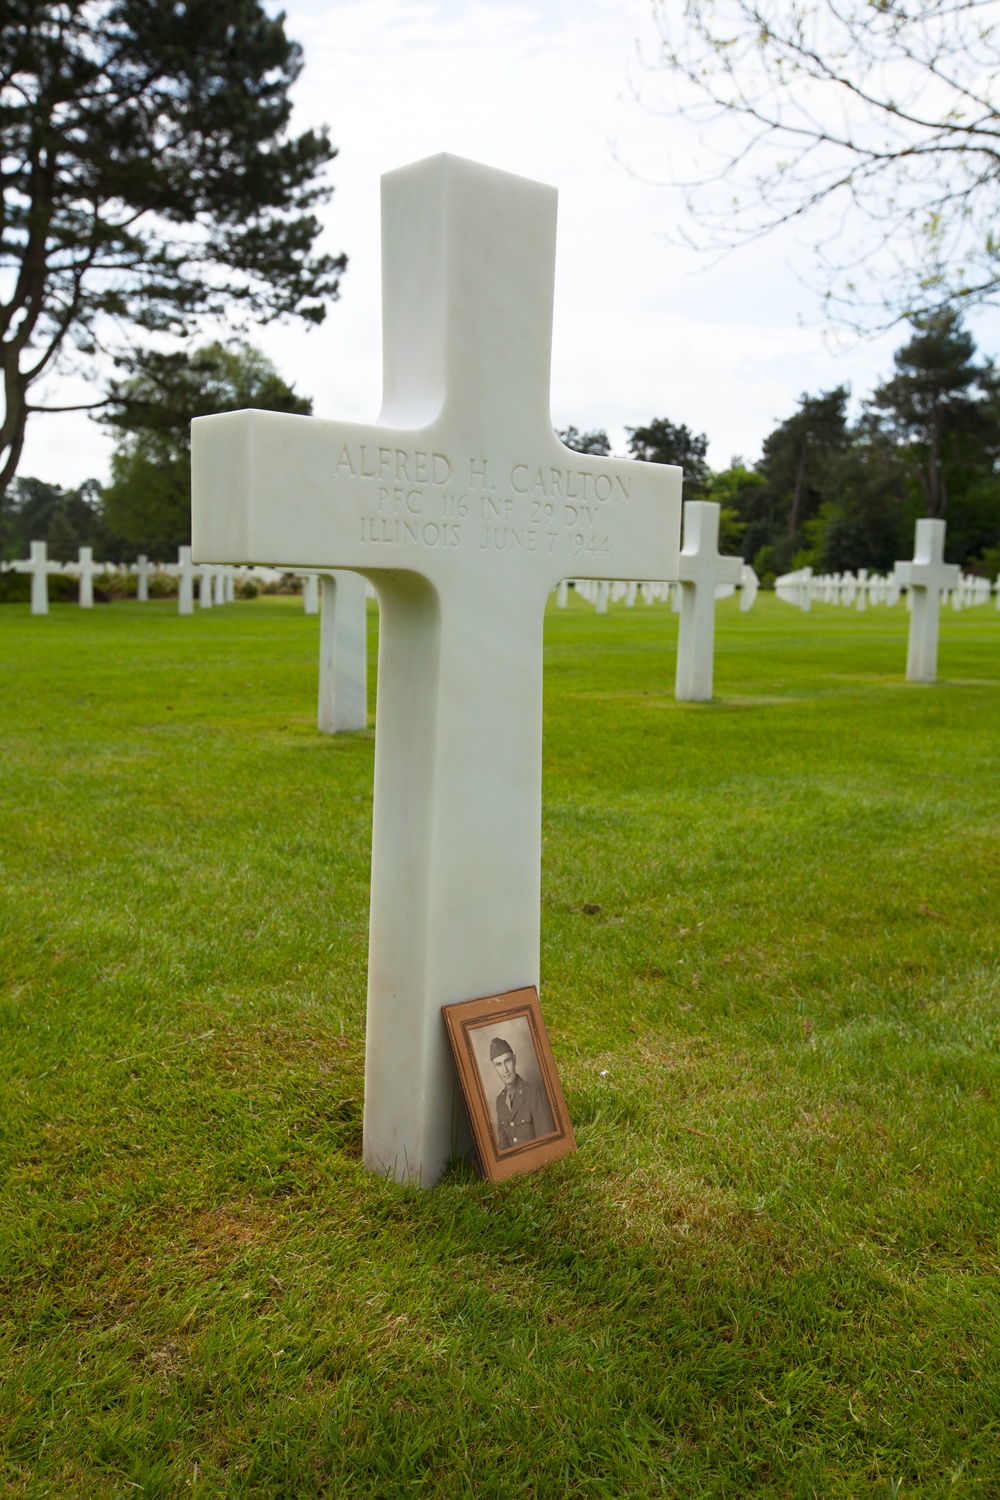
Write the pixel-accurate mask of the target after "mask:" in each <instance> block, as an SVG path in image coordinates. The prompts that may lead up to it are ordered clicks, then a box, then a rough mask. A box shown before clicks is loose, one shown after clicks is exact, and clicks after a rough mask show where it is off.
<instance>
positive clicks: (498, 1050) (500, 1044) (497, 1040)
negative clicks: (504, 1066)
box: [490, 1036, 514, 1062]
mask: <svg viewBox="0 0 1000 1500" xmlns="http://www.w3.org/2000/svg"><path fill="white" fill-rule="evenodd" d="M505 1052H509V1053H510V1054H511V1055H512V1056H513V1052H514V1049H513V1047H512V1046H511V1045H510V1042H505V1041H504V1039H503V1037H502V1036H495V1037H494V1038H493V1040H492V1042H490V1062H493V1061H494V1060H495V1059H496V1058H498V1057H502V1056H503V1054H504V1053H505Z"/></svg>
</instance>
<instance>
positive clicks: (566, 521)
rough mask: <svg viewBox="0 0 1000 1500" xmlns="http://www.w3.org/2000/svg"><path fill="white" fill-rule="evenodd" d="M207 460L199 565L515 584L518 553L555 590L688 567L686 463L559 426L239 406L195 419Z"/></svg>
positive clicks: (199, 450) (196, 523)
mask: <svg viewBox="0 0 1000 1500" xmlns="http://www.w3.org/2000/svg"><path fill="white" fill-rule="evenodd" d="M442 425H446V424H442ZM526 449H527V450H528V451H525V450H526ZM192 465H193V481H194V483H193V488H194V507H193V551H194V555H195V558H196V560H197V561H198V562H199V563H201V562H207V563H223V562H230V563H232V562H235V563H248V564H254V563H256V564H266V565H270V566H273V567H287V568H306V567H308V568H351V569H356V570H358V571H361V572H373V571H376V570H379V569H391V570H398V569H401V568H402V569H406V570H409V571H412V572H416V573H420V574H422V575H423V576H425V577H428V578H431V579H433V580H435V581H443V580H444V579H445V578H446V577H448V576H455V575H458V574H461V575H464V576H466V577H468V576H469V575H471V574H475V575H477V576H480V575H481V573H482V570H484V569H488V570H489V571H490V572H491V573H492V574H494V575H495V576H497V577H498V578H500V579H502V577H503V575H504V571H505V569H506V568H507V567H508V566H509V565H510V564H511V562H512V561H513V560H514V559H517V562H516V564H515V566H517V567H518V569H521V568H524V569H526V570H527V571H528V572H529V573H530V574H531V575H532V576H533V577H534V578H535V580H536V583H537V586H538V588H539V589H541V590H545V591H547V590H548V589H549V588H552V587H554V585H555V584H556V583H558V581H559V580H560V579H561V578H565V577H581V578H634V579H640V580H641V579H654V580H659V579H664V578H672V577H676V569H677V546H678V537H677V530H678V528H677V519H678V511H679V508H680V487H681V471H680V470H679V469H677V468H674V467H671V466H668V465H664V464H640V463H635V462H633V461H626V460H621V459H610V458H603V457H601V458H594V457H592V456H589V455H584V454H579V453H575V452H573V451H571V450H570V449H568V448H566V447H564V446H563V444H562V443H561V442H560V441H559V439H558V438H557V437H556V435H555V433H554V432H551V433H550V434H546V435H543V436H542V438H537V437H536V438H535V440H534V441H533V442H531V443H530V444H528V443H525V444H519V443H518V442H517V441H516V440H512V441H506V442H505V441H498V442H497V443H495V444H494V446H493V450H492V451H491V452H490V453H489V454H483V453H482V452H480V451H477V450H476V449H475V448H472V447H470V445H469V444H468V443H466V442H464V441H463V438H462V436H461V434H459V435H458V436H455V435H454V434H453V433H449V432H447V431H443V430H441V428H440V427H439V426H438V424H433V425H432V426H430V427H428V428H423V429H417V430H413V429H405V428H394V427H386V426H382V425H380V424H371V425H363V424H357V423H346V422H332V421H322V420H319V419H317V418H315V417H299V416H290V415H287V414H285V413H281V412H267V411H256V410H254V411H244V412H229V413H225V414H223V415H220V416H213V417H200V418H197V419H196V420H195V421H194V422H193V423H192ZM209 502H210V503H209ZM497 570H499V572H497Z"/></svg>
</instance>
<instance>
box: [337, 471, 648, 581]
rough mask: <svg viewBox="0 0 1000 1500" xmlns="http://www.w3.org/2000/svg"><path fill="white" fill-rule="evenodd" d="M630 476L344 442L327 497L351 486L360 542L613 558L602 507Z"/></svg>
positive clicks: (621, 498) (618, 498) (622, 494)
mask: <svg viewBox="0 0 1000 1500" xmlns="http://www.w3.org/2000/svg"><path fill="white" fill-rule="evenodd" d="M630 487H631V478H630V477H629V476H623V475H621V474H610V473H607V472H605V471H603V470H602V469H599V468H596V467H594V466H592V465H587V466H584V465H581V466H580V467H578V468H577V467H565V468H560V467H558V466H556V465H553V464H544V465H529V464H526V463H514V464H511V465H509V466H507V465H504V466H501V465H500V464H498V463H496V462H494V461H492V460H490V459H487V458H467V459H462V460H458V461H456V460H454V459H453V458H452V457H451V456H450V455H448V454H445V453H437V452H432V451H423V450H421V449H419V448H394V447H376V446H374V445H369V444H366V443H346V442H345V443H342V444H341V448H340V452H339V455H338V458H337V463H336V465H335V468H334V484H333V490H334V496H335V497H336V493H337V491H338V490H340V491H342V492H345V491H348V490H349V491H350V492H351V495H352V498H353V499H354V501H355V503H357V502H358V501H360V502H361V507H362V513H361V515H359V517H358V521H359V524H360V527H361V541H362V543H363V544H364V545H366V546H372V547H377V548H381V547H384V546H389V547H400V548H405V547H431V548H435V547H439V548H454V547H461V548H473V549H476V550H479V551H486V550H488V549H489V550H494V551H496V552H529V553H530V552H541V553H545V554H548V555H549V556H559V557H567V558H573V557H585V556H588V555H600V556H602V557H604V558H607V557H609V556H610V553H611V542H610V537H609V533H608V531H607V530H606V528H605V527H604V525H603V524H602V523H603V519H604V515H605V513H606V511H607V510H608V509H609V508H610V509H614V508H615V507H617V506H619V505H622V504H625V505H627V504H628V501H629V498H630V494H629V491H630Z"/></svg>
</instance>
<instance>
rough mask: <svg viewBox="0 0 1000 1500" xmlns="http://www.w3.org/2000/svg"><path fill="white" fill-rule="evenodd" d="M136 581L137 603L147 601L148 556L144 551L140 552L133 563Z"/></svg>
mask: <svg viewBox="0 0 1000 1500" xmlns="http://www.w3.org/2000/svg"><path fill="white" fill-rule="evenodd" d="M135 572H136V581H135V597H136V601H137V603H139V604H146V603H148V601H149V558H148V557H147V556H146V554H145V552H140V553H139V556H138V558H137V559H136V564H135Z"/></svg>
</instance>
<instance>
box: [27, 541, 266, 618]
mask: <svg viewBox="0 0 1000 1500" xmlns="http://www.w3.org/2000/svg"><path fill="white" fill-rule="evenodd" d="M3 566H4V568H5V569H6V570H8V571H10V572H14V573H30V575H31V613H32V614H33V615H47V614H48V612H49V577H50V575H51V574H53V573H59V574H62V575H63V576H65V577H70V578H76V579H78V580H79V585H80V593H79V605H80V608H81V609H93V607H94V578H95V577H98V576H100V575H102V574H106V573H117V572H122V571H124V572H126V573H131V574H133V575H134V576H135V579H136V594H135V596H136V600H137V601H138V603H140V604H145V603H147V602H148V600H149V576H150V567H149V559H148V558H147V557H145V556H142V555H140V557H139V559H138V561H137V562H135V563H132V564H131V565H130V566H127V567H125V568H124V569H122V568H119V567H118V566H117V564H113V563H99V562H95V561H94V553H93V548H92V547H80V548H79V549H78V554H77V560H76V562H68V563H58V562H51V561H50V560H49V556H48V545H47V543H45V542H32V543H31V555H30V557H28V558H25V559H19V560H17V561H14V562H9V563H5V564H4V565H3ZM159 571H160V572H163V573H167V574H170V575H172V576H173V577H175V578H177V579H178V580H179V589H178V602H177V609H178V613H179V614H182V615H189V614H191V613H192V611H193V608H194V581H195V579H196V578H197V579H198V581H199V595H198V598H199V603H200V605H201V606H202V608H203V609H209V608H211V607H212V606H213V605H218V604H231V603H232V602H233V600H234V599H235V597H236V590H235V579H236V572H237V570H236V568H198V567H195V566H194V565H193V563H192V562H191V548H190V547H181V548H179V550H178V560H177V562H176V563H170V564H168V565H167V566H165V567H163V568H161V569H160V570H159Z"/></svg>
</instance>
